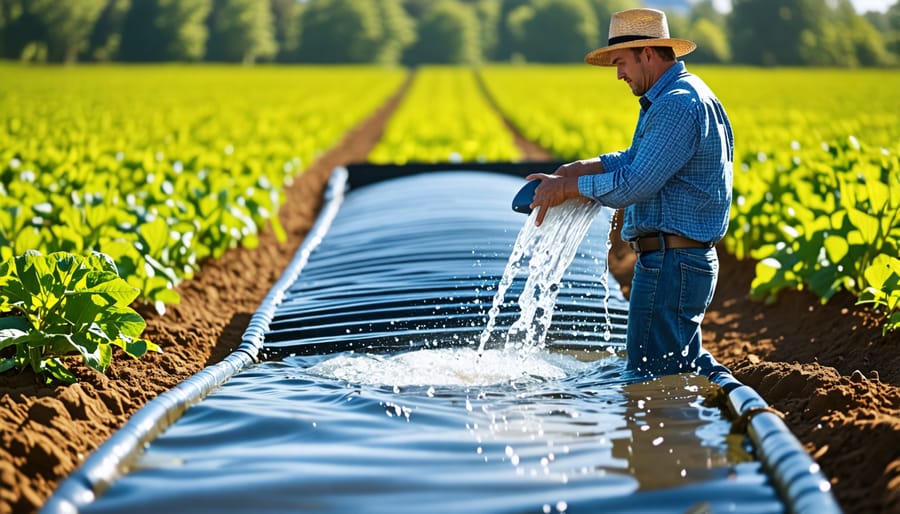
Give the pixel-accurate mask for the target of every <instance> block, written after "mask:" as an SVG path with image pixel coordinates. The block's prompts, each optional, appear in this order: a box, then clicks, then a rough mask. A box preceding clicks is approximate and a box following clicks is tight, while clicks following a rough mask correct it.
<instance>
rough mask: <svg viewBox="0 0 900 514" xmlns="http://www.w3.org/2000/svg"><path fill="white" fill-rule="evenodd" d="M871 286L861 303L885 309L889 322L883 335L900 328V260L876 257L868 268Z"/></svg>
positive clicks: (882, 256)
mask: <svg viewBox="0 0 900 514" xmlns="http://www.w3.org/2000/svg"><path fill="white" fill-rule="evenodd" d="M866 280H867V281H868V283H869V286H868V287H866V289H865V290H864V291H863V292H862V294H860V296H859V303H871V304H874V305H875V306H876V307H880V308H882V309H884V311H885V315H886V317H887V322H886V323H885V324H884V328H883V329H882V333H887V331H889V330H896V329H898V328H900V259H898V258H897V257H892V256H889V255H885V254H880V255H878V256H876V257H875V259H874V260H873V262H872V265H871V266H869V267H868V268H866Z"/></svg>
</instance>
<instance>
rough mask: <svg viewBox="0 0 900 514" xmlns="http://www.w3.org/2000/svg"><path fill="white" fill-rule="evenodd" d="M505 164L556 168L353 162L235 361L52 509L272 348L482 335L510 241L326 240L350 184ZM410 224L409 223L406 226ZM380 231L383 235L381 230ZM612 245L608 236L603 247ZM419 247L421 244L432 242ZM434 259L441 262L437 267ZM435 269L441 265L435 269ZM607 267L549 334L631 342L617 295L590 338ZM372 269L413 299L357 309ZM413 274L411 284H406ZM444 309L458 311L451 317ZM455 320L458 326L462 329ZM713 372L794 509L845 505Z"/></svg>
mask: <svg viewBox="0 0 900 514" xmlns="http://www.w3.org/2000/svg"><path fill="white" fill-rule="evenodd" d="M473 166H474V167H473ZM501 167H502V168H503V171H502V172H503V173H507V174H510V175H514V176H518V177H523V176H524V175H526V174H528V173H530V172H532V171H541V172H551V171H552V170H553V169H555V167H556V166H555V164H553V163H527V164H524V165H502V166H501V165H493V164H478V165H471V164H465V165H459V166H450V165H440V166H439V167H438V166H432V165H422V166H419V167H415V166H411V167H409V168H407V169H404V168H402V167H400V168H398V167H378V166H368V165H367V166H360V167H353V166H351V167H350V170H349V173H348V170H347V169H344V168H338V169H336V170H335V171H334V173H333V176H332V178H331V181H330V184H329V187H328V189H327V191H326V202H325V206H324V207H323V210H322V213H321V214H320V217H319V219H318V220H317V222H316V225H315V226H314V227H313V230H312V231H311V232H310V234H309V236H308V237H307V239H306V240H305V241H304V243H303V244H302V245H301V247H300V249H299V250H298V252H297V254H296V255H295V257H294V260H293V261H292V263H291V264H290V265H289V267H288V268H287V269H286V270H285V272H284V275H283V276H282V278H281V279H280V280H279V281H278V283H276V284H275V286H274V287H273V289H272V290H271V291H270V293H269V295H268V296H267V297H266V299H265V300H264V301H263V303H262V304H261V305H260V307H259V309H258V310H257V312H256V313H255V314H254V316H253V318H252V319H251V322H250V325H249V326H248V328H247V330H246V332H245V334H244V338H243V342H242V344H241V345H240V347H239V348H238V350H236V351H235V352H234V353H233V354H231V355H229V356H228V357H227V358H226V359H225V360H224V361H223V362H221V363H218V364H216V365H213V366H210V367H208V368H206V369H204V370H202V371H201V372H199V373H197V374H196V375H194V376H193V377H191V378H189V379H188V380H186V381H185V382H183V383H182V384H180V385H179V386H177V387H176V388H174V389H172V390H171V391H169V392H167V393H164V394H162V395H160V396H159V397H158V398H156V399H155V400H153V401H151V402H149V403H148V404H147V405H146V406H145V407H144V408H143V409H141V410H140V411H139V412H138V413H136V414H135V415H134V416H133V417H132V419H131V420H130V421H129V422H128V423H127V424H126V425H125V426H124V427H123V428H122V429H121V430H119V431H118V432H117V433H116V434H114V435H113V437H111V438H110V439H109V440H108V441H107V442H106V443H105V444H104V445H102V446H101V447H100V448H98V449H97V450H96V451H95V452H94V453H93V454H91V455H90V456H89V457H88V459H87V460H86V461H85V462H84V464H83V465H82V466H81V467H80V468H79V469H78V470H76V471H75V472H74V473H73V474H72V475H71V476H70V477H69V478H68V479H66V480H65V481H63V482H62V483H61V484H60V486H59V488H58V489H57V491H56V492H55V493H54V495H53V496H52V497H51V498H50V499H49V500H48V501H47V503H46V504H45V506H44V508H43V510H42V512H48V513H55V512H59V513H63V512H78V510H79V508H81V507H83V506H85V505H88V504H90V503H91V502H93V501H94V500H95V498H96V497H97V496H98V495H100V494H102V492H103V491H104V490H105V489H106V488H107V487H108V486H109V485H110V484H111V483H112V482H114V481H115V480H116V479H117V477H118V476H119V475H121V474H122V473H123V472H125V470H127V468H128V467H129V465H130V464H131V463H133V462H134V461H135V460H136V458H137V456H138V455H139V454H140V452H141V450H142V448H143V447H144V446H145V445H146V444H148V443H149V442H150V441H152V440H153V439H154V438H155V437H156V436H158V435H159V434H160V433H162V432H163V431H164V430H166V428H167V427H168V426H170V425H171V424H172V423H174V422H175V421H176V420H177V419H178V418H179V417H180V416H181V415H182V414H183V413H184V411H185V410H186V409H187V408H188V407H190V406H191V405H194V404H196V403H197V402H199V401H201V400H202V399H203V398H204V397H205V396H206V395H208V394H209V393H210V392H211V391H212V390H214V389H216V388H218V387H219V386H220V385H221V384H223V383H224V382H226V381H227V380H229V379H230V378H231V377H232V376H233V375H234V374H236V373H238V372H240V371H241V370H242V369H244V368H245V367H247V366H248V365H250V364H252V363H253V362H255V361H257V360H258V359H259V358H260V356H261V355H262V356H264V357H269V356H278V355H281V354H284V353H289V352H290V353H296V352H317V351H321V350H323V349H325V348H329V352H331V351H338V350H336V349H334V348H331V347H328V337H329V334H335V333H343V334H347V333H348V332H347V331H348V330H351V331H352V330H354V329H356V330H359V331H360V334H361V335H360V337H359V338H358V339H357V340H356V341H355V343H354V345H352V347H353V348H354V349H379V350H383V349H389V348H390V347H392V346H394V345H395V344H396V345H397V346H398V347H404V348H407V347H409V346H410V344H411V343H412V344H416V341H419V340H421V333H423V332H426V331H427V332H428V333H432V332H433V331H438V332H439V331H440V330H441V329H442V328H445V327H448V330H452V331H454V332H456V331H459V330H460V329H464V328H466V327H468V328H470V329H472V330H470V332H473V333H474V332H476V331H478V330H480V325H479V323H480V320H481V319H482V317H483V312H481V311H477V310H476V311H473V310H472V309H471V307H470V306H471V302H472V300H473V298H474V299H478V300H480V302H481V304H482V305H484V304H485V303H489V299H490V296H491V295H492V294H493V293H492V292H490V291H482V292H478V293H473V292H472V291H469V290H468V289H467V287H469V286H471V284H472V281H473V280H475V279H483V278H484V277H487V276H494V274H496V273H497V270H498V269H500V270H502V268H503V266H504V265H505V261H506V258H507V257H508V247H503V245H498V247H497V248H490V245H488V248H487V249H483V250H480V252H481V253H479V254H477V255H475V254H471V253H470V254H468V255H466V256H463V255H456V256H452V255H450V254H448V253H447V252H443V253H442V252H441V251H440V246H441V245H440V243H441V240H440V239H439V240H437V241H435V242H434V244H435V248H436V250H435V251H434V252H433V253H429V252H424V253H425V255H431V257H423V256H418V255H414V254H412V253H410V255H412V256H411V257H410V258H409V259H408V260H402V259H401V260H398V261H388V260H381V259H375V260H374V262H367V263H361V262H355V261H354V260H353V257H352V256H351V255H350V254H351V253H352V248H353V247H354V245H364V244H365V239H364V237H365V236H366V232H365V231H364V232H362V233H357V234H347V235H346V240H345V241H346V242H344V243H341V244H337V243H335V244H333V245H332V243H330V242H329V243H328V244H324V243H323V242H324V239H325V236H326V235H328V236H329V241H330V240H332V239H335V237H333V236H341V234H340V233H339V226H338V227H336V228H335V230H334V231H331V228H332V223H333V222H334V220H335V218H336V217H337V216H339V215H340V211H341V205H342V202H343V198H344V195H345V193H346V191H347V189H348V187H349V188H363V187H364V186H365V187H366V188H367V189H368V188H369V187H373V188H375V189H372V191H374V193H373V197H375V198H377V188H378V187H385V188H389V187H392V185H393V184H395V182H394V181H392V180H386V179H389V178H393V177H399V176H408V175H409V174H410V173H413V174H420V173H429V175H428V176H429V177H433V178H435V179H438V178H440V177H446V175H441V174H434V175H431V174H430V172H436V171H459V170H463V169H465V170H469V171H472V172H473V173H474V171H476V170H477V169H493V168H497V169H498V170H499V168H501ZM477 175H478V173H474V174H473V175H466V176H469V177H472V178H473V183H475V182H477V180H475V177H477ZM514 191H515V187H512V188H511V189H510V191H508V192H507V193H506V194H508V198H507V199H509V200H511V198H512V194H513V193H514ZM484 194H492V193H491V192H490V191H485V190H479V189H478V188H473V189H472V190H470V191H468V192H467V195H466V196H467V198H461V199H459V200H460V202H461V203H460V204H457V205H453V202H448V201H447V200H446V199H429V198H415V197H411V199H414V200H415V201H411V202H410V205H417V206H418V207H416V209H418V211H419V213H418V214H417V215H416V216H409V215H402V214H401V215H398V214H397V213H395V212H393V208H392V209H391V212H387V213H385V212H372V213H371V222H372V227H373V229H372V234H375V233H379V232H382V231H385V230H387V231H393V233H394V236H393V238H392V239H390V240H389V241H388V243H386V244H389V245H400V244H402V242H403V241H404V240H405V239H409V238H404V234H409V233H411V232H410V231H414V230H417V227H419V228H421V227H422V226H432V225H433V224H435V223H444V222H445V221H446V220H445V217H446V216H447V215H448V214H449V215H452V214H453V213H454V212H460V210H461V209H465V207H464V205H466V204H467V202H474V203H475V204H477V203H478V202H479V201H480V200H479V197H480V195H484ZM493 194H496V192H494V193H493ZM362 208H366V207H362ZM504 219H505V221H504V220H499V219H496V218H490V219H483V220H480V221H478V222H477V223H470V224H468V225H459V223H461V221H453V220H450V221H448V222H447V223H448V226H449V227H452V229H451V230H449V231H448V232H456V233H460V232H462V233H465V231H466V230H470V231H481V230H487V231H488V234H489V232H490V231H491V230H500V231H503V230H515V231H517V230H518V228H519V227H520V226H521V224H522V221H523V218H522V215H521V214H511V217H509V218H508V219H506V218H504ZM398 222H400V223H399V226H398ZM376 228H378V229H379V230H375V229H376ZM460 229H463V230H460ZM470 233H472V232H470ZM382 235H383V234H382ZM481 235H482V236H483V235H485V233H483V232H482V233H481ZM360 238H363V239H360ZM337 239H338V240H340V239H341V237H337ZM507 239H508V235H507ZM488 240H490V237H488ZM354 241H355V242H354ZM600 243H601V242H597V244H600ZM373 244H374V243H373ZM320 246H321V247H322V251H328V252H333V260H332V261H333V262H332V264H331V265H328V266H326V268H328V269H324V268H323V269H317V265H316V264H313V265H309V264H310V254H311V253H312V252H313V251H314V250H317V249H319V247H320ZM394 247H395V246H394ZM368 248H369V249H372V246H371V245H369V246H368ZM416 249H418V250H421V248H420V247H417V248H416ZM586 253H589V252H586ZM451 257H454V258H459V259H461V258H466V259H468V260H469V261H473V260H474V261H476V262H479V263H480V266H481V268H475V269H474V270H473V274H472V275H457V274H451V275H449V276H445V275H441V273H436V274H434V275H428V274H417V275H416V276H415V279H414V280H413V279H411V278H409V277H404V276H403V274H402V273H398V272H397V270H403V269H409V267H411V266H418V265H423V266H422V268H429V269H435V268H438V269H440V266H439V264H440V263H441V262H442V260H443V259H448V258H451ZM342 259H343V260H342ZM427 259H433V260H432V261H431V262H430V263H425V260H427ZM364 264H365V266H364ZM424 264H427V265H424ZM435 264H438V265H437V266H433V265H435ZM595 265H596V263H595V262H593V261H592V260H590V259H589V257H587V256H585V257H583V260H582V261H580V262H579V261H576V263H573V269H572V276H571V277H570V278H567V279H566V280H567V281H568V282H569V283H571V285H572V293H571V297H570V298H567V297H566V295H565V294H562V293H561V294H560V297H559V302H558V310H559V313H558V315H555V316H554V330H553V333H552V334H551V335H550V336H549V339H550V340H551V344H560V345H567V346H568V345H576V346H577V345H578V344H584V345H596V344H602V345H605V344H621V343H622V341H623V340H624V319H625V316H626V315H627V304H626V303H625V302H624V301H623V300H621V299H620V297H616V296H615V295H614V296H613V297H612V300H611V302H610V318H611V321H612V324H613V328H614V330H613V333H614V338H613V340H612V341H611V342H606V341H602V340H599V339H597V337H598V336H596V334H595V335H594V336H593V337H594V339H591V337H590V336H586V335H585V334H586V331H585V329H584V326H585V324H586V325H587V326H590V327H596V326H597V325H598V324H601V323H605V319H604V317H603V316H602V315H601V314H600V313H601V312H603V310H602V298H600V297H594V298H592V299H591V301H589V302H585V301H583V300H578V301H574V298H575V297H577V296H578V294H579V293H578V290H579V289H580V288H587V287H590V288H594V289H596V284H593V283H590V278H589V277H585V276H580V275H579V271H578V270H579V268H580V267H584V269H590V270H591V271H590V274H593V273H594V272H595V271H596V270H594V269H593V267H594V266H595ZM329 270H330V271H329ZM363 271H364V272H365V273H366V274H367V280H370V279H372V278H373V277H374V278H375V279H376V280H381V281H382V283H383V288H382V292H383V289H390V290H394V289H399V290H402V291H403V294H402V295H401V296H402V298H398V299H397V301H396V302H395V303H391V302H385V303H384V304H380V305H371V304H369V305H366V304H360V303H359V302H356V303H355V304H354V302H353V301H352V300H351V298H352V297H358V296H359V294H361V293H365V289H364V288H363V289H360V287H362V286H360V285H359V284H358V283H356V282H357V281H356V280H355V279H354V277H357V274H358V273H361V272H363ZM582 275H584V273H582ZM581 279H584V283H579V282H580V280H581ZM404 280H407V281H409V282H408V283H403V282H402V281H404ZM364 281H365V280H364ZM437 284H441V285H437ZM448 284H449V286H448ZM398 286H399V287H398ZM467 291H468V293H467ZM342 292H343V293H347V292H352V294H349V295H347V298H346V299H345V300H344V303H342V304H341V307H340V308H339V309H336V310H335V309H331V310H329V308H326V307H324V305H325V304H326V303H329V302H334V301H335V300H336V297H335V295H338V296H339V295H341V294H343V293H342ZM581 292H583V291H581ZM417 294H419V295H423V296H422V298H425V299H422V298H420V299H418V300H417V299H416V298H417V297H416V295H417ZM467 294H468V296H467ZM427 298H439V299H443V300H445V301H446V302H447V303H446V304H442V307H441V309H444V308H445V307H444V305H446V308H447V309H448V310H445V311H443V312H441V313H439V314H436V312H435V307H436V306H437V304H435V303H429V300H427ZM326 300H327V302H326ZM316 302H321V306H320V307H317V306H316ZM485 308H486V307H485ZM396 309H401V310H402V311H403V312H404V313H405V315H407V316H408V315H410V313H415V312H418V313H420V314H421V315H420V316H418V317H419V318H420V320H419V321H420V322H421V323H424V325H422V324H416V325H414V326H412V325H411V326H409V327H401V329H400V330H399V332H403V331H408V333H410V334H416V333H417V332H418V334H417V337H409V338H406V339H403V338H399V339H394V335H393V334H396V332H398V330H396V328H397V327H392V326H390V322H389V320H390V318H391V316H392V313H395V312H396ZM441 314H450V315H445V316H441ZM467 316H468V318H467ZM457 318H460V319H463V318H465V319H467V320H469V321H471V322H472V323H457V321H459V319H457ZM469 318H471V319H469ZM476 320H477V321H476ZM429 323H430V324H429ZM447 323H451V325H447ZM453 323H456V324H455V325H453ZM473 323H474V324H473ZM423 327H424V328H423ZM388 328H391V329H393V330H392V331H391V334H392V335H388V331H387V329H388ZM426 329H427V330H426ZM373 333H382V334H381V335H383V336H385V337H370V336H371V334H373ZM392 341H393V342H392ZM710 378H711V380H712V381H713V382H715V383H717V384H718V385H720V386H721V387H722V388H723V390H724V391H725V392H726V393H727V394H728V398H729V408H730V410H731V411H732V414H733V415H734V416H735V419H737V420H738V423H737V425H743V426H744V427H745V428H746V430H747V432H748V434H749V435H750V437H751V438H752V440H753V442H754V446H755V449H756V451H757V453H758V456H759V458H760V460H761V461H762V462H763V465H764V466H765V468H766V469H767V470H768V472H769V473H770V476H771V478H772V480H773V482H774V483H775V484H776V486H777V488H778V490H779V491H780V493H781V494H782V496H783V499H784V502H785V505H786V509H787V510H788V511H790V512H809V513H817V514H818V513H831V512H840V508H839V506H838V505H837V503H836V501H835V500H834V498H833V496H832V495H831V493H830V490H829V483H828V481H827V479H826V478H825V477H824V476H823V474H822V473H821V471H820V470H819V468H818V465H817V464H816V463H815V462H814V461H813V460H812V459H811V458H810V456H809V455H808V454H807V453H806V452H805V451H804V449H803V447H802V445H801V444H800V443H799V441H797V439H796V438H795V437H794V436H793V434H791V432H790V431H789V430H788V429H787V427H786V426H785V425H784V423H783V422H782V420H781V419H780V417H779V416H778V415H777V414H776V413H774V412H772V410H771V409H769V408H768V406H767V404H766V403H765V401H764V400H763V399H762V398H761V397H759V395H758V394H757V393H756V392H755V391H753V390H752V389H751V388H749V387H747V386H745V385H743V384H741V383H740V382H739V381H737V380H736V379H735V378H734V377H733V376H732V375H730V374H719V375H717V376H715V377H710Z"/></svg>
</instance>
